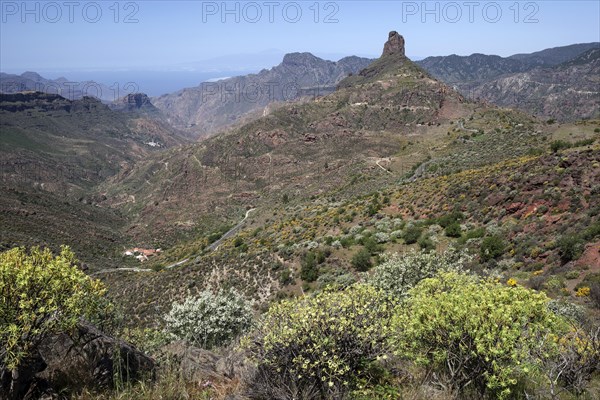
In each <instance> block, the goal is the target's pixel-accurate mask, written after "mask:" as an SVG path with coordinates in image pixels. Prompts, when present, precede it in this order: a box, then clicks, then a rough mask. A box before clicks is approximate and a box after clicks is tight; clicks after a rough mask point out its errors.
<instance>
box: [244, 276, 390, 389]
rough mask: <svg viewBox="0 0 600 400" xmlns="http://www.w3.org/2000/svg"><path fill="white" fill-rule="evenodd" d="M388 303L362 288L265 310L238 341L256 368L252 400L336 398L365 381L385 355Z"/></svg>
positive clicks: (367, 288) (286, 302)
mask: <svg viewBox="0 0 600 400" xmlns="http://www.w3.org/2000/svg"><path fill="white" fill-rule="evenodd" d="M393 313H394V307H393V306H392V302H391V300H390V299H389V298H388V297H387V296H386V295H385V294H384V293H383V292H381V291H378V290H376V289H375V288H373V287H370V286H367V285H360V284H357V285H353V286H351V287H349V288H347V289H346V290H344V291H340V292H336V291H332V290H325V291H323V292H321V293H318V294H317V295H315V296H314V297H303V298H301V299H296V300H287V301H283V302H282V303H280V304H276V305H273V306H271V308H270V309H269V311H268V312H267V313H266V314H265V315H264V317H263V319H262V321H261V323H260V324H259V326H258V327H257V329H256V330H255V331H254V332H253V333H252V334H251V335H250V336H248V338H247V340H245V341H244V342H245V343H246V346H247V348H248V350H249V353H250V356H251V358H252V359H253V360H254V361H255V362H256V364H257V373H256V375H255V377H254V379H253V382H252V383H251V390H252V391H253V392H254V395H255V396H254V398H265V399H266V398H268V399H275V398H286V399H292V398H303V399H337V398H345V396H346V394H347V393H349V392H351V391H352V390H354V389H355V388H356V387H357V384H358V383H359V382H366V383H367V384H368V383H369V382H370V381H371V379H372V378H371V376H370V374H369V372H370V371H371V370H372V368H371V366H370V365H371V364H372V363H374V362H377V360H378V359H379V358H381V357H387V354H386V344H387V342H388V339H389V333H390V328H389V321H390V319H391V317H392V314H393Z"/></svg>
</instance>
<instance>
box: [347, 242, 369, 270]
mask: <svg viewBox="0 0 600 400" xmlns="http://www.w3.org/2000/svg"><path fill="white" fill-rule="evenodd" d="M351 263H352V266H353V267H354V268H356V270H357V271H361V272H364V271H368V270H369V269H370V268H371V267H372V266H373V263H372V262H371V253H370V252H369V251H368V250H367V249H366V248H362V249H360V250H359V251H357V252H356V253H355V254H354V256H352V261H351Z"/></svg>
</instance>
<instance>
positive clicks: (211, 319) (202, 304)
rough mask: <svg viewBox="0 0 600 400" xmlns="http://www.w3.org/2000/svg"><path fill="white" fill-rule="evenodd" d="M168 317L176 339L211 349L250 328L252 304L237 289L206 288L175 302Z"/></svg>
mask: <svg viewBox="0 0 600 400" xmlns="http://www.w3.org/2000/svg"><path fill="white" fill-rule="evenodd" d="M164 319H165V322H166V330H167V332H169V333H170V334H171V335H172V336H173V337H174V338H176V339H179V340H185V341H187V342H188V343H191V344H194V345H197V346H200V347H203V348H206V349H211V348H213V347H215V346H222V345H225V344H227V343H229V342H230V341H231V340H232V339H234V338H235V337H237V336H238V335H240V334H241V333H243V332H244V331H245V330H246V329H248V328H249V327H250V324H251V323H252V307H251V304H250V303H249V302H248V301H247V300H245V299H244V298H243V297H242V296H241V295H240V294H238V293H237V292H235V291H233V290H229V291H220V292H219V293H217V294H213V293H212V292H210V291H204V292H202V293H200V295H199V296H198V297H190V298H187V299H186V300H185V301H184V302H183V303H175V304H173V306H172V308H171V311H169V313H168V314H167V315H165V317H164Z"/></svg>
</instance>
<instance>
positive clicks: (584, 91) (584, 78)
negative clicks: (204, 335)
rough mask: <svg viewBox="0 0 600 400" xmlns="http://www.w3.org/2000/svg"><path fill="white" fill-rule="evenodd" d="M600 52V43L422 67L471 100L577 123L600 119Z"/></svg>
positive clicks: (429, 62) (432, 61)
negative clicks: (598, 57) (599, 57)
mask: <svg viewBox="0 0 600 400" xmlns="http://www.w3.org/2000/svg"><path fill="white" fill-rule="evenodd" d="M599 48H600V43H583V44H575V45H570V46H563V47H556V48H552V49H546V50H542V51H539V52H535V53H531V54H516V55H514V56H510V57H506V58H505V57H499V56H495V55H485V54H472V55H470V56H468V57H461V56H457V55H450V56H446V57H428V58H426V59H424V60H421V61H418V62H417V64H419V65H420V66H422V67H423V68H425V69H426V70H427V71H428V72H429V73H431V74H432V75H433V76H435V77H436V78H438V79H440V80H442V81H444V82H446V83H447V84H448V85H451V86H453V87H455V88H456V89H458V90H459V91H460V92H461V93H462V94H463V95H465V96H466V97H468V98H470V99H477V98H481V99H485V100H487V101H490V102H493V103H494V104H497V105H500V106H504V107H514V108H518V109H521V110H524V111H527V112H529V113H534V114H537V115H540V116H544V117H549V118H556V119H559V120H575V119H580V118H589V117H592V116H594V115H598V112H599V111H598V82H597V80H596V79H595V77H594V74H596V75H597V67H596V65H595V61H594V57H595V56H594V54H595V52H597V51H598V49H599ZM575 60H577V61H575ZM572 62H576V63H577V64H578V67H575V66H574V65H571V64H569V63H572Z"/></svg>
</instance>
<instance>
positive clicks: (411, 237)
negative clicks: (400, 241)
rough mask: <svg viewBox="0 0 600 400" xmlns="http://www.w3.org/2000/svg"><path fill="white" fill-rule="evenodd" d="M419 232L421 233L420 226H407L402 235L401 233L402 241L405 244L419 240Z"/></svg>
mask: <svg viewBox="0 0 600 400" xmlns="http://www.w3.org/2000/svg"><path fill="white" fill-rule="evenodd" d="M421 233H423V229H422V228H420V227H418V226H416V225H413V226H409V227H408V228H406V230H405V231H404V235H403V238H404V242H405V243H406V244H413V243H417V240H419V238H420V237H421Z"/></svg>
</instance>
